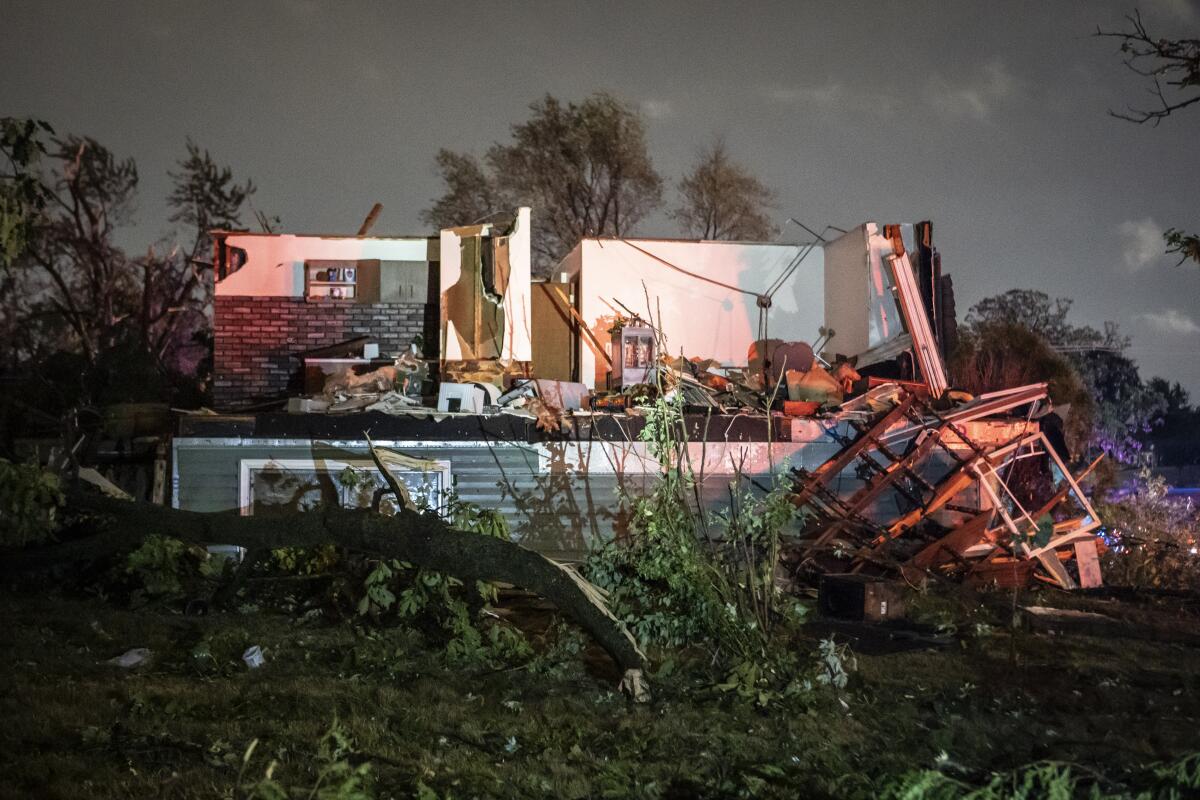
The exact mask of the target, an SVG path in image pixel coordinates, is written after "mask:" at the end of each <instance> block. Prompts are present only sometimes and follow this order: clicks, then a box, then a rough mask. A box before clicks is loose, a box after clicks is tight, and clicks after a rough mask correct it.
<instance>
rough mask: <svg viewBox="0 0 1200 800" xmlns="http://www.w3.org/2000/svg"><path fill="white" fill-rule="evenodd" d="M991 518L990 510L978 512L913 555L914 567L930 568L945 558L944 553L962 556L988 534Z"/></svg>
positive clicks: (912, 562)
mask: <svg viewBox="0 0 1200 800" xmlns="http://www.w3.org/2000/svg"><path fill="white" fill-rule="evenodd" d="M991 519H992V512H991V511H990V510H989V511H984V512H982V513H980V514H976V515H975V516H974V517H971V519H969V520H967V521H966V522H964V523H963V524H962V525H959V526H958V527H957V528H955V529H954V530H952V531H950V532H949V533H948V534H946V535H945V536H943V537H942V538H940V539H938V540H937V541H936V542H933V543H932V544H930V545H928V546H926V547H925V548H924V549H922V550H921V551H920V552H919V553H917V554H916V555H915V556H913V557H912V560H911V561H910V562H909V563H911V564H912V565H913V566H914V567H919V568H921V569H929V568H930V567H932V566H935V565H936V564H938V563H940V562H941V561H942V560H944V559H943V558H942V556H943V554H946V553H949V554H952V555H954V556H961V555H962V554H963V552H964V551H965V550H966V549H967V548H968V547H971V546H972V545H974V544H978V543H979V542H980V541H981V540H982V539H983V538H984V537H985V536H987V527H988V522H990V521H991Z"/></svg>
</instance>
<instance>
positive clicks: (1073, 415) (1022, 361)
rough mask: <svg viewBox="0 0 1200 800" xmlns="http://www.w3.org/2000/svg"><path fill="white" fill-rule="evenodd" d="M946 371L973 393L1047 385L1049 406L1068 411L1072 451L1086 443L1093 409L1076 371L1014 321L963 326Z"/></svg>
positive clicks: (996, 320)
mask: <svg viewBox="0 0 1200 800" xmlns="http://www.w3.org/2000/svg"><path fill="white" fill-rule="evenodd" d="M976 308H978V306H976ZM968 319H970V318H968ZM950 371H951V374H953V375H954V380H955V384H956V385H958V386H960V387H961V388H963V389H965V390H967V391H969V392H973V393H975V394H982V393H983V392H991V391H996V390H999V389H1006V388H1010V387H1013V386H1022V385H1025V384H1030V383H1041V382H1045V383H1047V384H1048V390H1049V394H1050V400H1051V402H1053V403H1054V404H1055V405H1056V406H1068V405H1069V406H1070V407H1071V411H1070V414H1068V415H1067V420H1066V422H1067V427H1066V435H1067V440H1068V442H1069V444H1070V447H1071V450H1072V452H1075V453H1079V452H1082V451H1083V450H1085V449H1086V448H1087V446H1088V444H1089V443H1090V441H1091V438H1092V424H1093V420H1094V419H1095V411H1096V410H1095V404H1094V403H1093V401H1092V396H1091V393H1090V392H1089V390H1088V386H1087V384H1086V383H1084V381H1083V378H1082V377H1081V376H1080V374H1079V370H1078V369H1076V368H1075V365H1074V364H1072V363H1071V361H1070V359H1068V358H1067V357H1066V356H1065V355H1063V354H1062V353H1059V352H1057V351H1056V350H1055V349H1054V348H1053V347H1051V346H1050V344H1049V343H1048V342H1047V341H1046V339H1045V338H1044V337H1043V336H1042V335H1040V334H1038V333H1037V332H1036V331H1035V330H1033V329H1032V328H1030V327H1029V326H1027V325H1025V324H1022V323H1021V322H1020V321H1017V320H1010V319H1002V318H987V319H979V318H976V319H975V320H974V321H973V322H968V324H967V325H966V326H964V327H963V328H961V329H960V330H959V339H958V345H957V346H956V347H955V349H954V352H953V353H952V354H951V357H950Z"/></svg>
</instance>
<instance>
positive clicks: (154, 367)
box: [0, 121, 254, 403]
mask: <svg viewBox="0 0 1200 800" xmlns="http://www.w3.org/2000/svg"><path fill="white" fill-rule="evenodd" d="M3 152H4V154H5V156H7V158H8V160H9V162H10V165H14V175H15V176H16V177H14V178H11V179H6V181H5V183H4V186H5V196H6V197H7V196H11V195H12V194H13V193H16V192H18V191H19V193H20V196H21V197H22V198H24V205H23V209H24V221H23V228H22V229H21V232H20V236H19V241H20V248H19V251H18V249H17V248H16V247H14V246H11V242H12V241H14V240H13V239H12V238H11V237H7V238H6V243H9V245H10V246H9V247H8V248H6V253H11V255H12V258H11V261H10V263H9V268H8V269H7V270H6V272H5V273H4V280H5V283H6V286H5V287H4V288H5V292H4V296H3V298H2V299H0V334H2V335H3V350H2V353H0V360H2V362H3V367H4V368H6V369H9V370H11V371H13V372H17V373H21V374H26V375H28V374H30V373H36V372H39V371H40V370H39V369H38V368H37V367H33V366H32V365H43V364H47V363H49V362H50V361H54V360H58V361H62V359H63V357H64V356H69V357H77V366H76V367H74V368H72V369H71V370H68V372H70V373H71V377H72V378H73V380H74V382H75V383H78V384H79V385H80V391H79V392H74V393H72V394H74V395H76V396H74V397H72V398H70V402H74V401H76V400H82V401H83V402H85V403H86V402H89V401H95V400H96V399H98V396H99V391H100V390H99V387H98V384H97V381H96V380H95V379H96V378H97V376H99V375H100V374H101V373H103V372H105V371H106V370H107V369H108V368H115V369H117V370H126V371H127V370H128V369H135V371H136V370H141V371H142V372H143V373H146V374H147V375H150V376H159V377H162V378H164V379H165V378H166V377H167V376H176V377H179V376H185V375H194V374H195V373H196V372H197V367H198V365H200V364H201V363H202V362H203V361H204V359H205V357H206V356H207V350H208V348H207V338H208V335H209V334H208V327H209V323H208V309H209V307H210V305H211V294H212V285H211V284H212V282H211V280H209V279H208V275H207V274H206V273H207V270H208V269H210V268H211V267H210V265H209V264H208V263H207V259H206V258H204V256H205V255H206V250H207V248H208V247H209V246H210V242H209V239H208V229H209V228H210V227H235V226H238V225H240V221H241V220H240V216H241V213H242V209H243V207H244V206H245V204H246V203H247V201H248V199H249V197H250V195H251V194H252V193H253V191H254V187H253V185H252V184H251V183H250V182H249V181H247V182H246V183H244V184H239V183H237V182H236V181H235V180H234V178H233V174H232V172H231V171H230V170H229V169H228V168H225V167H220V166H218V165H217V164H216V163H215V162H214V160H213V159H212V157H211V156H210V155H209V154H208V153H207V152H206V151H203V150H201V149H200V148H199V147H197V146H196V145H195V144H194V143H192V142H191V141H189V142H188V143H187V153H186V156H185V157H184V158H183V159H181V160H180V162H179V164H178V169H177V170H174V171H172V172H171V173H170V175H171V178H172V180H173V184H174V186H173V190H172V193H171V195H170V197H169V198H168V203H169V205H170V208H171V215H170V220H171V221H172V222H175V223H177V224H180V225H181V227H182V230H181V232H180V233H179V234H177V235H176V236H175V237H173V238H172V239H169V240H166V241H162V242H157V243H154V244H152V245H150V246H149V247H147V248H146V251H145V252H144V254H137V253H131V252H128V251H127V250H126V249H124V248H123V247H122V246H121V245H120V244H119V243H118V241H117V234H118V231H119V230H120V228H121V227H122V226H123V225H126V224H128V223H129V222H131V220H132V217H133V213H134V210H135V204H136V199H137V188H138V179H139V175H138V170H137V165H136V164H135V163H134V161H133V159H131V158H123V157H120V156H118V155H116V154H115V153H113V152H112V151H110V150H109V149H108V148H106V147H104V146H103V145H102V144H100V143H99V142H97V141H96V140H95V139H92V138H90V137H80V136H73V135H68V136H64V137H61V138H59V137H55V136H54V135H53V133H52V132H51V130H50V128H49V126H45V125H42V124H32V123H27V122H14V121H5V134H4V138H3ZM6 177H7V176H6ZM6 229H8V226H6ZM114 356H116V357H115V358H114ZM60 377H65V376H60ZM100 383H103V381H100ZM121 383H123V384H125V389H126V390H127V391H129V392H133V393H135V394H137V393H141V394H145V393H146V392H150V391H152V387H155V386H162V385H165V384H164V380H154V379H153V377H152V379H150V380H148V381H146V380H141V379H139V380H137V381H123V382H121ZM114 385H115V383H114ZM109 399H135V400H138V399H150V398H147V397H121V398H109ZM154 399H163V400H165V399H169V398H167V397H155V398H154Z"/></svg>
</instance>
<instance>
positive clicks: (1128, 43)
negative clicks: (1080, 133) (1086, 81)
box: [1096, 10, 1200, 264]
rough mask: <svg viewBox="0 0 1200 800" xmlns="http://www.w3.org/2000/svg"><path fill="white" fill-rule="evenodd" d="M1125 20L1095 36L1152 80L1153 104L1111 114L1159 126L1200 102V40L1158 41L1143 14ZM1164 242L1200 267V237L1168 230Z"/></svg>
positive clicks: (1183, 260)
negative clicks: (1116, 45)
mask: <svg viewBox="0 0 1200 800" xmlns="http://www.w3.org/2000/svg"><path fill="white" fill-rule="evenodd" d="M1125 20H1126V22H1128V23H1129V27H1128V28H1127V29H1125V30H1119V31H1106V30H1103V29H1101V28H1097V29H1096V35H1097V36H1101V37H1105V38H1112V39H1117V40H1119V41H1120V42H1121V53H1123V54H1124V56H1125V66H1127V67H1128V68H1129V69H1130V70H1132V71H1133V72H1135V73H1137V74H1138V75H1141V76H1143V77H1146V78H1149V79H1150V81H1151V87H1150V89H1149V90H1148V91H1149V93H1150V95H1151V96H1152V97H1153V98H1154V105H1153V106H1152V107H1150V108H1132V107H1131V108H1128V109H1127V110H1126V111H1122V112H1118V111H1112V110H1110V111H1109V112H1108V113H1109V114H1112V115H1113V116H1114V117H1116V118H1118V119H1123V120H1128V121H1130V122H1136V123H1138V124H1139V125H1140V124H1144V123H1147V122H1149V123H1151V124H1152V125H1158V123H1160V122H1162V121H1163V120H1164V119H1166V118H1167V117H1169V116H1171V115H1172V114H1174V113H1175V112H1177V111H1180V110H1182V109H1184V108H1187V107H1188V106H1191V105H1195V104H1197V103H1200V39H1184V38H1181V39H1156V38H1155V37H1153V36H1151V35H1150V33H1149V31H1147V30H1146V25H1145V23H1143V22H1142V15H1141V13H1140V12H1138V11H1136V10H1135V11H1134V12H1133V13H1132V14H1129V15H1127V16H1126V17H1125ZM1163 239H1164V240H1165V241H1166V244H1167V248H1166V252H1167V253H1175V254H1178V255H1179V263H1180V264H1182V263H1183V262H1185V261H1188V260H1191V261H1194V262H1196V263H1197V264H1200V236H1197V235H1196V234H1191V233H1186V232H1184V231H1181V230H1178V229H1176V228H1169V229H1167V231H1166V232H1165V233H1164V234H1163Z"/></svg>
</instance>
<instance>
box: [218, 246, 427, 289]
mask: <svg viewBox="0 0 1200 800" xmlns="http://www.w3.org/2000/svg"><path fill="white" fill-rule="evenodd" d="M225 244H226V246H229V247H237V248H241V249H242V250H245V252H246V263H245V264H243V265H242V267H241V268H240V269H238V270H237V271H236V272H233V273H232V274H230V275H227V276H226V277H225V278H224V279H223V280H219V281H217V284H216V294H218V295H230V296H247V297H302V296H303V295H304V262H305V261H359V260H366V259H379V260H380V261H382V262H397V261H408V262H421V263H423V264H428V262H429V261H431V260H433V261H436V260H437V253H436V250H435V245H434V240H431V239H429V238H427V237H424V236H419V237H411V238H401V239H382V238H362V239H359V238H357V237H353V236H296V235H292V234H279V235H266V234H254V233H231V234H228V235H226V236H225ZM431 256H432V258H431ZM422 300H423V298H422Z"/></svg>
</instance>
